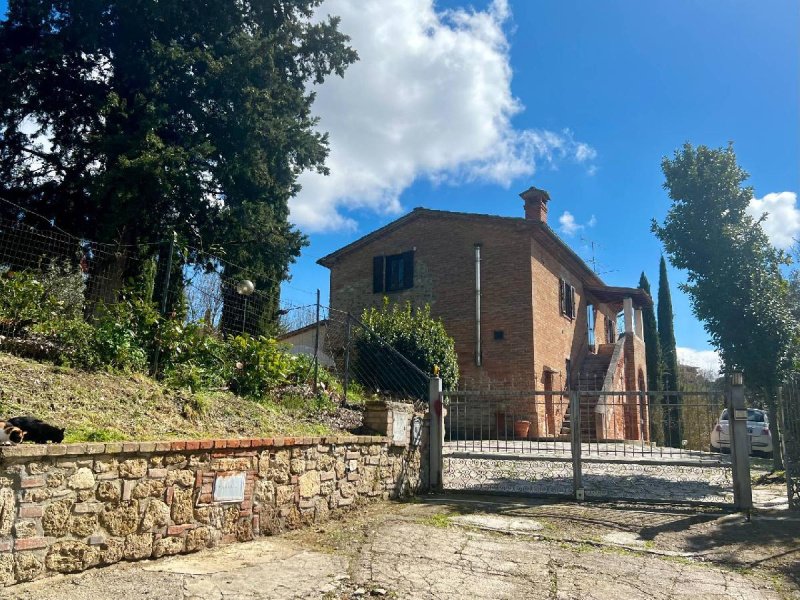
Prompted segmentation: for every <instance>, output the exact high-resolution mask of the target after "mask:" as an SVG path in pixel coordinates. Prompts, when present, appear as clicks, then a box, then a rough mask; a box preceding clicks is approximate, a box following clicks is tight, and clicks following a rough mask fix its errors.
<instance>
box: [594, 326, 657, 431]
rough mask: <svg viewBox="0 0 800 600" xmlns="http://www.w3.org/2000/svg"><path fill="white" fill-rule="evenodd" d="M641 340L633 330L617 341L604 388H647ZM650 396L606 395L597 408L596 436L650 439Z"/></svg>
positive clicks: (606, 389)
mask: <svg viewBox="0 0 800 600" xmlns="http://www.w3.org/2000/svg"><path fill="white" fill-rule="evenodd" d="M644 352H645V346H644V341H642V340H641V339H640V338H638V337H637V336H636V335H634V334H632V333H628V334H626V335H625V336H624V337H623V338H622V339H620V340H618V341H617V344H616V347H615V349H614V354H613V356H612V359H611V365H610V366H609V373H608V374H607V376H606V380H605V382H604V385H603V390H604V391H626V392H635V391H646V390H647V366H646V365H645V354H644ZM648 424H649V398H648V397H647V396H645V397H644V398H640V397H639V396H637V395H633V394H631V395H619V396H615V395H608V396H604V397H602V398H601V399H600V401H599V406H598V410H597V411H596V427H597V436H598V438H600V439H605V440H623V439H624V440H640V439H641V440H643V441H649V440H650V427H649V425H648Z"/></svg>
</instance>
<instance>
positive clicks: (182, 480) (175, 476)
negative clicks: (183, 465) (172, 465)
mask: <svg viewBox="0 0 800 600" xmlns="http://www.w3.org/2000/svg"><path fill="white" fill-rule="evenodd" d="M194 480H195V475H194V473H192V472H191V471H188V470H186V469H178V470H175V471H167V475H166V480H165V483H166V484H167V485H179V486H181V487H192V486H193V485H194Z"/></svg>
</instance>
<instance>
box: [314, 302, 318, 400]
mask: <svg viewBox="0 0 800 600" xmlns="http://www.w3.org/2000/svg"><path fill="white" fill-rule="evenodd" d="M318 385H319V290H317V334H316V335H315V336H314V393H315V394H316V393H317V391H318V388H317V386H318Z"/></svg>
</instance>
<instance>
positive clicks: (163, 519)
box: [140, 499, 169, 532]
mask: <svg viewBox="0 0 800 600" xmlns="http://www.w3.org/2000/svg"><path fill="white" fill-rule="evenodd" d="M168 523H169V506H167V505H166V504H165V503H163V502H162V501H161V500H156V499H152V500H150V501H149V502H148V503H147V508H145V509H144V515H143V516H142V523H141V529H140V531H142V532H147V531H149V530H151V529H152V528H153V527H164V526H165V525H167V524H168Z"/></svg>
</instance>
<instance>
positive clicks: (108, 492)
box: [97, 481, 121, 502]
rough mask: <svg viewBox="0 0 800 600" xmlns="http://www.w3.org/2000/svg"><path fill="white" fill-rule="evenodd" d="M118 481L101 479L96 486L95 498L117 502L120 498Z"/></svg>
mask: <svg viewBox="0 0 800 600" xmlns="http://www.w3.org/2000/svg"><path fill="white" fill-rule="evenodd" d="M119 487H120V485H119V482H118V481H101V482H100V484H99V485H98V486H97V499H98V500H102V501H104V502H118V501H119V499H120V495H121V494H120V491H119Z"/></svg>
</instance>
